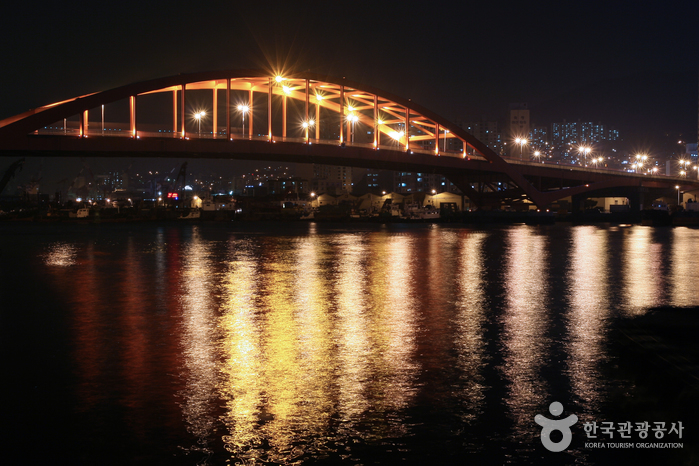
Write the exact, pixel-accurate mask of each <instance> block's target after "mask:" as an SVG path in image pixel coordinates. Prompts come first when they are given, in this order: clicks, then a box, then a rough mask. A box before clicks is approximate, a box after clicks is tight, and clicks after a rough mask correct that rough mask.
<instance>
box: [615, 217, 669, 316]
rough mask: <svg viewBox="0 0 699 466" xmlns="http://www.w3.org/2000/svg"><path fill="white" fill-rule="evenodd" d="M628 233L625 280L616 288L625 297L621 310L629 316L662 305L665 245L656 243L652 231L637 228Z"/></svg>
mask: <svg viewBox="0 0 699 466" xmlns="http://www.w3.org/2000/svg"><path fill="white" fill-rule="evenodd" d="M625 232H626V235H625V236H624V244H623V256H622V263H623V277H622V279H621V281H619V282H618V283H616V285H617V286H618V287H619V289H620V291H621V294H622V298H623V302H622V309H624V311H625V312H626V313H627V314H629V315H636V314H642V313H644V312H645V311H647V310H648V309H649V308H652V307H654V306H658V305H660V304H661V298H662V296H661V289H662V288H661V285H662V283H663V282H664V280H665V278H666V277H664V274H663V267H662V261H663V258H662V245H661V244H659V243H654V242H653V240H652V235H653V228H647V227H634V228H627V229H626V230H625Z"/></svg>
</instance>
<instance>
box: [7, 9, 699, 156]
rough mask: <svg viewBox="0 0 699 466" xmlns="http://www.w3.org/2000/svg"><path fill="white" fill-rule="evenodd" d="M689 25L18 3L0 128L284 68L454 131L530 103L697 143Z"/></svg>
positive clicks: (649, 135) (671, 19)
mask: <svg viewBox="0 0 699 466" xmlns="http://www.w3.org/2000/svg"><path fill="white" fill-rule="evenodd" d="M156 3H157V4H158V6H156V5H155V4H156ZM447 5H448V6H447ZM698 17H699V2H698V1H696V0H683V1H670V2H651V3H645V2H638V1H633V2H631V1H611V2H609V1H604V2H601V1H599V2H598V1H586V2H568V1H560V0H559V1H556V2H546V1H541V2H486V1H478V2H470V1H463V2H458V3H457V2H410V1H408V2H393V1H374V2H360V1H352V2H333V4H332V5H330V2H313V1H307V2H289V1H286V2H271V1H267V2H235V1H228V2H219V1H215V0H214V1H208V2H182V1H171V2H167V3H165V2H162V3H161V2H144V1H139V2H134V1H121V2H101V3H100V2H94V1H93V2H53V3H51V4H47V3H46V2H41V3H39V2H28V3H26V2H25V3H22V4H20V5H18V7H17V9H16V10H15V11H14V12H13V13H12V14H9V12H6V14H3V15H2V19H0V23H1V24H0V25H1V27H0V35H1V36H2V44H3V47H2V55H3V71H2V73H1V74H0V76H1V77H0V79H1V80H2V86H1V87H0V89H1V90H0V92H1V96H2V98H1V99H0V119H1V118H5V117H8V116H11V115H14V114H17V113H20V112H22V111H25V110H27V109H29V108H33V107H37V106H41V105H45V104H47V103H51V102H54V101H58V100H61V99H66V98H70V97H74V96H76V95H80V94H86V93H90V92H96V91H102V90H106V89H110V88H113V87H117V86H121V85H124V84H128V83H131V82H137V81H142V80H145V79H150V78H156V77H162V76H169V75H173V74H178V73H188V72H194V71H203V70H215V69H242V68H265V69H272V68H282V69H284V70H291V71H294V70H295V71H303V70H311V71H313V72H317V73H327V74H330V75H333V76H338V77H339V76H346V77H347V79H351V80H353V81H358V82H360V83H365V84H368V85H371V86H374V87H378V88H380V89H385V90H387V91H389V92H392V93H394V94H397V95H399V96H402V97H407V98H411V99H412V100H413V101H414V102H417V103H419V104H421V105H423V106H425V107H427V108H429V109H431V110H433V111H435V112H437V113H438V114H441V115H443V116H445V117H446V118H448V119H450V120H452V121H456V120H467V119H471V118H478V117H481V116H485V117H487V118H489V119H498V120H500V121H502V122H503V123H504V122H505V121H506V119H505V116H506V113H507V110H508V104H509V103H511V102H527V103H528V104H529V108H530V110H531V118H532V121H533V122H534V123H536V124H550V123H551V122H553V121H561V120H562V119H563V118H565V119H567V120H569V121H571V120H577V119H583V120H588V121H595V122H597V121H601V122H603V123H605V124H608V125H612V126H614V127H616V128H618V129H619V130H620V131H621V132H622V137H624V138H625V139H627V140H631V139H634V138H640V139H644V140H647V141H649V143H654V141H657V140H659V139H661V138H662V137H664V135H665V134H666V133H667V134H670V135H671V137H673V138H674V137H675V135H682V137H683V138H684V139H687V140H690V141H696V139H697V134H696V132H697V101H698V96H697V90H698V87H699V34H698V33H697V18H698ZM4 162H7V161H6V160H4ZM4 165H7V164H6V163H3V166H4ZM2 168H3V167H0V169H2Z"/></svg>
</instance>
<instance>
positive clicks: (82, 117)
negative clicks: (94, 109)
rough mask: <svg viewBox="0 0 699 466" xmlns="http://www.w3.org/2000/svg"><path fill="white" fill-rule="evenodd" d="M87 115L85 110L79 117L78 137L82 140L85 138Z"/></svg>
mask: <svg viewBox="0 0 699 466" xmlns="http://www.w3.org/2000/svg"><path fill="white" fill-rule="evenodd" d="M87 122H88V115H87V110H85V111H84V112H82V114H81V115H80V137H81V138H84V137H87V125H88V123H87Z"/></svg>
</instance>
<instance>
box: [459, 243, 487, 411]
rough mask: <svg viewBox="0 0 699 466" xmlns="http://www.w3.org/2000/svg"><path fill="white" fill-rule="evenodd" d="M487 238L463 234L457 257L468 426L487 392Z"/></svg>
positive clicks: (461, 361) (463, 390) (461, 362)
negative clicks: (485, 254)
mask: <svg viewBox="0 0 699 466" xmlns="http://www.w3.org/2000/svg"><path fill="white" fill-rule="evenodd" d="M486 237H487V235H486V234H485V233H483V232H474V233H465V234H463V235H461V238H459V240H460V241H459V244H458V247H459V250H458V253H457V255H456V259H457V262H456V266H457V269H456V270H459V275H458V277H457V280H456V296H455V297H456V303H455V305H456V310H457V313H456V316H455V322H454V325H455V327H456V331H455V332H454V334H455V336H456V341H455V345H456V348H457V351H458V355H459V356H458V362H457V365H458V367H459V369H460V372H461V373H460V376H459V377H460V379H461V384H460V387H461V393H460V395H459V398H460V399H462V400H463V411H462V413H461V418H462V420H463V421H464V422H468V423H473V422H475V421H476V419H477V418H478V415H479V414H480V413H481V412H482V408H481V406H482V403H483V399H484V393H483V392H484V390H485V386H484V378H483V374H482V369H483V366H484V365H485V362H486V361H485V341H484V335H483V333H484V325H485V319H486V312H485V311H486V310H485V305H486V296H485V290H484V286H483V277H484V275H485V272H486V271H485V264H484V258H483V245H484V242H485V239H486Z"/></svg>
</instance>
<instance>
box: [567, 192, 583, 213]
mask: <svg viewBox="0 0 699 466" xmlns="http://www.w3.org/2000/svg"><path fill="white" fill-rule="evenodd" d="M585 199H587V196H586V195H584V194H575V195H573V196H571V199H570V201H571V208H570V210H571V213H573V214H575V213H578V212H584V211H585Z"/></svg>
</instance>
